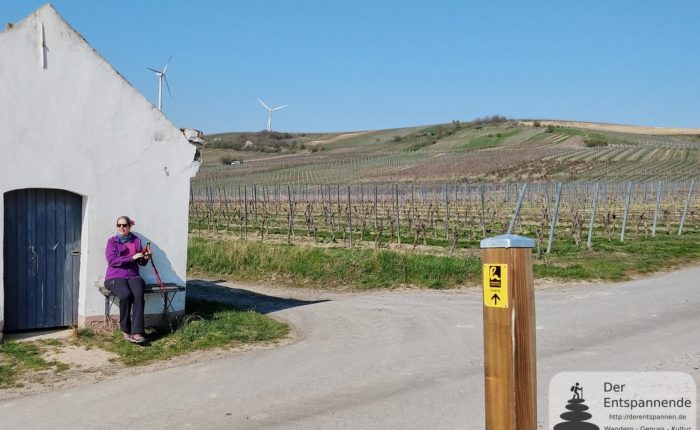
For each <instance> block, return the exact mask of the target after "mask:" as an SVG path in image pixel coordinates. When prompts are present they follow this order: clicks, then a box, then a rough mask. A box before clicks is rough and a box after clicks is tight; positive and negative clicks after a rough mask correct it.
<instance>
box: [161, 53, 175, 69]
mask: <svg viewBox="0 0 700 430" xmlns="http://www.w3.org/2000/svg"><path fill="white" fill-rule="evenodd" d="M172 59H173V56H172V55H171V56H170V58H168V62H167V63H165V67H163V73H165V71H166V70H168V66H169V65H170V60H172Z"/></svg>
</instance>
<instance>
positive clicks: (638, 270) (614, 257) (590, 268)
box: [534, 233, 700, 281]
mask: <svg viewBox="0 0 700 430" xmlns="http://www.w3.org/2000/svg"><path fill="white" fill-rule="evenodd" d="M698 261H700V234H697V233H693V234H686V235H683V236H681V237H678V236H675V235H666V234H663V235H658V236H657V237H656V238H652V237H642V238H634V239H633V240H627V241H625V242H620V241H619V240H611V241H608V240H607V239H597V240H595V241H593V247H592V249H591V250H586V249H585V247H584V249H579V248H578V247H576V246H575V244H574V243H573V240H559V241H557V242H555V246H554V248H553V250H552V254H550V255H548V256H544V257H543V258H542V259H539V260H538V259H535V260H534V262H535V264H534V273H535V277H547V278H559V279H569V280H592V279H602V280H610V281H622V280H626V279H630V277H632V276H634V275H638V274H645V273H652V272H656V271H659V270H667V269H671V268H674V267H678V266H682V265H687V264H695V263H698Z"/></svg>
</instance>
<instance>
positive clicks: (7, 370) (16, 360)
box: [0, 340, 68, 388]
mask: <svg viewBox="0 0 700 430" xmlns="http://www.w3.org/2000/svg"><path fill="white" fill-rule="evenodd" d="M43 344H44V343H42V342H15V341H11V340H10V341H7V342H5V343H4V344H2V345H0V388H8V387H14V386H17V385H20V383H19V382H18V381H19V380H20V378H21V377H22V376H23V375H25V374H28V373H32V372H37V371H40V370H47V369H53V370H54V371H57V372H60V371H62V370H66V369H67V368H68V365H66V364H65V363H59V362H57V361H46V360H44V359H43V358H41V353H42V346H43Z"/></svg>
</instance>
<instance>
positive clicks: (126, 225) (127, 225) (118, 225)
mask: <svg viewBox="0 0 700 430" xmlns="http://www.w3.org/2000/svg"><path fill="white" fill-rule="evenodd" d="M117 227H125V228H126V227H129V224H117Z"/></svg>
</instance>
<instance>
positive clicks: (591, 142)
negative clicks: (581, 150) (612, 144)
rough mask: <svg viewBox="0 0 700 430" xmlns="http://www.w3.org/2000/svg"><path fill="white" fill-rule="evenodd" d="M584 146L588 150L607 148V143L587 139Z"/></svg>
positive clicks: (601, 140)
mask: <svg viewBox="0 0 700 430" xmlns="http://www.w3.org/2000/svg"><path fill="white" fill-rule="evenodd" d="M586 146H587V147H589V148H595V147H600V146H608V142H606V141H605V140H603V139H588V140H586Z"/></svg>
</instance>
